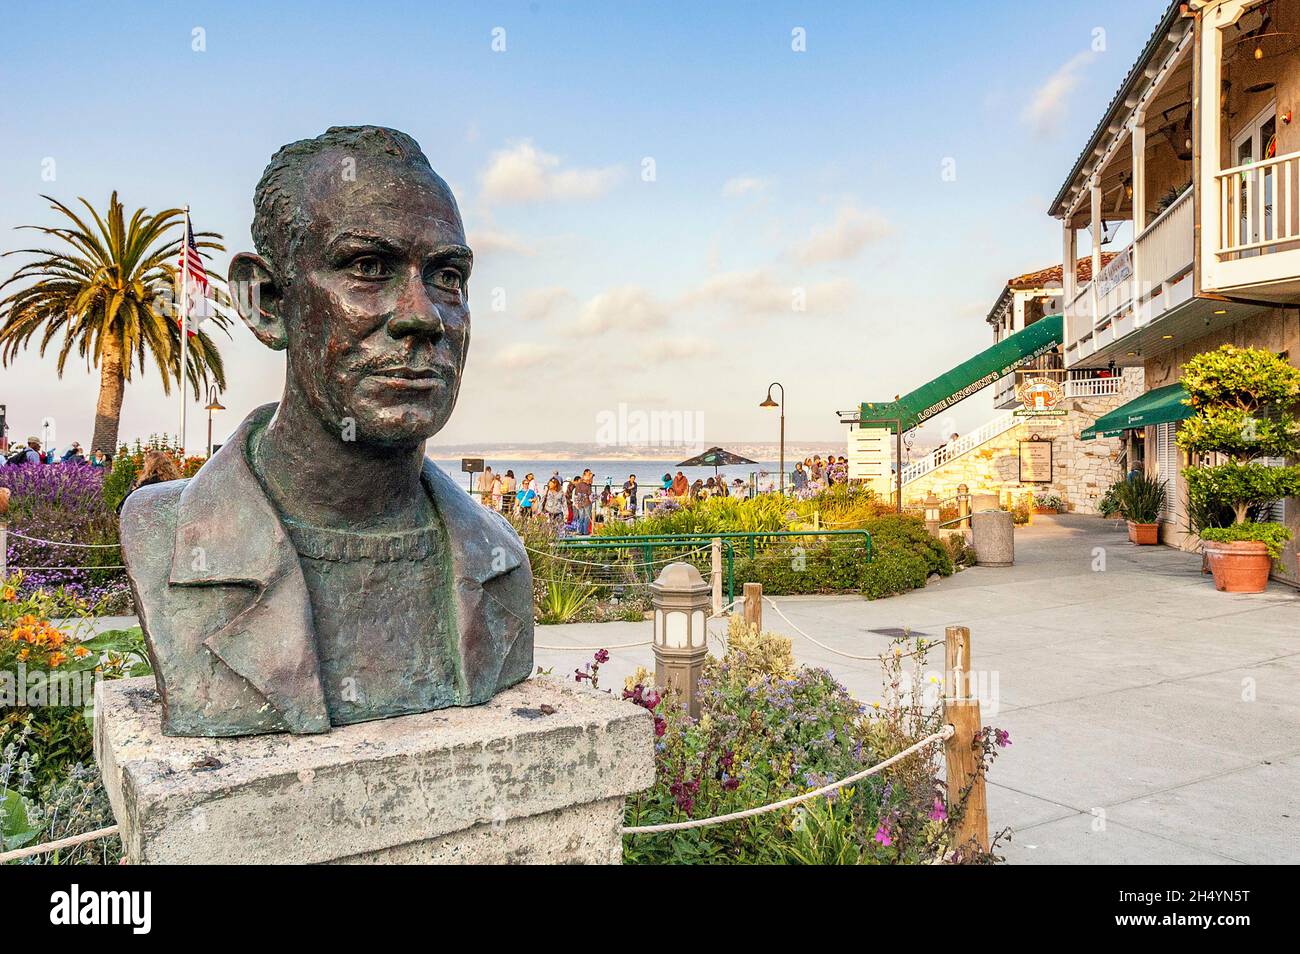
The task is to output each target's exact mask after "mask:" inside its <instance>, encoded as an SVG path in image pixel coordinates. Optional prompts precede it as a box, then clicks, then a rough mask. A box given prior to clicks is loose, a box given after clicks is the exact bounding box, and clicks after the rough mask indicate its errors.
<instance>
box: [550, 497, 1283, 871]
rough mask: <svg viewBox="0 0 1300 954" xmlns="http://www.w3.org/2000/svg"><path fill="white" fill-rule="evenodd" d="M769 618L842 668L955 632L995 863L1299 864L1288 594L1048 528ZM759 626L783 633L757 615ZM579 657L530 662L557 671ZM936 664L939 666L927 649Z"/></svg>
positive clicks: (855, 679)
mask: <svg viewBox="0 0 1300 954" xmlns="http://www.w3.org/2000/svg"><path fill="white" fill-rule="evenodd" d="M777 602H778V605H780V606H781V608H782V610H783V611H784V612H785V613H786V615H788V616H789V617H790V619H791V620H792V621H793V622H794V623H795V624H796V625H798V626H799V627H801V628H802V629H804V630H806V631H807V632H809V633H810V634H812V635H813V636H816V637H817V638H818V639H819V640H821V641H822V642H825V643H826V644H828V645H830V646H834V647H836V648H839V649H843V650H845V651H847V652H853V653H858V654H862V653H865V652H875V651H883V650H884V649H885V648H886V647H887V646H888V645H889V636H888V635H886V634H882V633H881V632H880V631H881V630H889V629H891V628H906V629H908V630H910V631H911V632H912V633H926V634H930V635H933V636H941V635H942V634H943V631H944V627H945V626H948V625H953V624H961V625H965V626H969V627H970V628H971V642H972V656H973V662H974V666H975V668H976V669H977V670H987V671H988V672H989V678H990V680H992V679H994V678H996V684H997V690H998V692H997V698H996V700H995V703H996V704H995V705H994V704H986V705H985V706H984V707H983V715H984V721H985V722H986V723H988V724H992V725H997V726H999V727H1002V728H1005V729H1007V730H1009V731H1010V733H1011V739H1012V745H1011V747H1010V748H1008V749H1005V750H1004V751H1003V754H1002V756H1001V757H1000V758H999V759H998V762H997V764H996V765H995V766H994V769H993V772H992V775H991V776H990V786H989V815H990V819H991V825H992V826H993V828H994V829H995V830H996V829H999V828H1003V827H1008V826H1009V827H1010V828H1012V829H1013V831H1014V834H1013V837H1012V840H1011V842H1010V843H1009V844H1008V845H1007V846H1006V847H1005V850H1004V854H1005V855H1006V856H1007V858H1008V860H1009V861H1011V862H1014V863H1034V862H1042V863H1068V864H1078V863H1098V864H1129V863H1160V864H1231V863H1259V862H1274V863H1278V862H1290V863H1295V862H1296V861H1298V860H1300V800H1298V799H1297V796H1296V792H1298V791H1300V594H1297V593H1296V592H1295V591H1294V590H1291V589H1289V588H1286V587H1282V586H1280V585H1275V586H1273V587H1272V588H1270V590H1269V591H1268V593H1266V594H1262V595H1257V596H1233V595H1228V594H1224V593H1219V592H1217V591H1215V589H1214V586H1213V584H1212V583H1211V582H1210V579H1209V577H1205V576H1202V575H1201V573H1200V557H1199V556H1196V555H1192V554H1186V553H1180V552H1178V551H1175V550H1170V549H1168V548H1165V547H1135V546H1132V545H1131V544H1129V543H1128V540H1127V537H1126V535H1125V533H1124V532H1123V530H1122V529H1119V528H1118V527H1117V525H1116V524H1115V523H1113V522H1109V521H1103V520H1100V519H1097V518H1089V517H1074V516H1062V517H1059V518H1044V517H1038V518H1035V524H1034V526H1032V527H1028V528H1023V529H1021V530H1019V531H1017V534H1016V565H1015V566H1014V567H1010V568H1004V569H994V568H980V567H976V568H973V569H969V570H965V571H963V572H961V573H959V574H957V575H956V576H954V577H952V578H950V579H947V580H942V581H938V582H935V583H932V584H930V585H929V586H927V587H926V588H925V589H924V590H921V591H918V592H914V593H909V594H907V595H905V596H898V597H894V598H892V599H887V600H877V601H875V602H871V601H867V600H863V599H860V598H857V597H781V598H779V599H778V600H777ZM764 622H765V627H764V628H765V629H771V630H775V631H777V632H784V631H788V627H786V625H785V623H783V622H782V621H781V619H780V618H779V617H777V616H776V614H775V613H773V612H772V610H771V609H770V608H767V610H766V612H765V614H764ZM713 625H714V626H715V627H716V628H718V629H721V625H722V624H721V623H715V624H713ZM649 635H650V623H648V622H644V623H604V624H573V625H566V626H542V627H538V630H537V642H538V643H540V644H544V645H586V646H592V647H598V646H602V645H604V646H611V645H615V644H618V643H625V642H633V641H637V640H643V639H648V638H649ZM789 635H791V636H794V634H793V633H790V634H789ZM795 653H796V655H797V657H798V658H799V659H800V661H802V662H807V663H812V664H816V665H823V666H825V667H827V668H828V669H830V670H831V671H832V672H833V673H834V674H835V675H836V677H837V678H839V679H840V680H841V681H842V682H844V683H845V685H847V686H848V687H849V689H850V690H851V691H852V692H853V693H854V694H855V695H856V696H857V697H858V698H861V699H864V700H873V699H877V698H879V695H880V686H881V680H880V672H879V666H878V665H877V664H875V663H871V662H866V663H864V662H857V661H854V660H846V659H844V658H842V657H837V656H835V655H833V654H831V653H827V652H826V651H824V650H821V649H819V648H817V647H815V646H813V645H811V644H810V643H808V642H806V641H804V640H802V639H800V638H798V637H797V636H795ZM612 656H613V658H612V659H611V661H610V663H609V664H607V665H606V666H605V667H603V671H602V675H603V676H604V677H605V678H604V680H602V684H603V685H606V686H610V687H614V688H619V687H621V685H622V679H623V676H624V675H626V674H628V673H630V672H631V671H632V670H633V669H634V668H635V667H636V666H637V665H638V664H639V665H645V666H647V667H649V666H651V656H650V650H649V648H648V647H639V648H635V649H628V650H615V651H613V653H612ZM587 658H589V657H588V655H587V654H585V653H579V652H555V651H549V650H539V651H538V653H537V660H538V663H539V665H542V666H544V667H554V668H555V671H556V672H557V673H564V672H571V671H572V669H573V668H574V667H575V666H577V665H580V664H581V663H582V662H585V661H586V659H587ZM932 663H934V664H935V668H936V669H938V668H941V667H942V665H943V662H942V650H937V651H936V656H935V658H934V659H933V660H932Z"/></svg>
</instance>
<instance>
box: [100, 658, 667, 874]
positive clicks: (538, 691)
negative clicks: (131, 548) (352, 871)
mask: <svg viewBox="0 0 1300 954" xmlns="http://www.w3.org/2000/svg"><path fill="white" fill-rule="evenodd" d="M551 710H554V711H551ZM159 720H160V711H159V700H158V694H157V691H156V690H155V688H154V681H153V679H152V678H151V677H146V678H141V679H124V680H119V681H113V682H101V683H99V684H98V685H97V686H96V687H95V757H96V758H97V759H98V761H99V765H100V769H101V771H102V773H103V776H104V785H105V787H106V788H107V789H108V796H109V800H110V802H111V803H112V806H113V814H114V815H115V816H116V817H117V821H118V824H119V825H120V826H121V830H122V842H123V844H124V846H125V851H126V857H127V860H128V861H129V862H131V863H133V864H139V863H172V864H176V863H202V864H276V863H294V864H303V863H307V864H320V863H389V864H427V863H449V862H450V863H489V864H490V863H498V864H499V863H510V864H523V863H543V864H554V863H564V862H569V863H596V864H617V863H618V862H619V860H620V856H621V838H620V835H619V826H620V825H621V824H622V820H623V799H624V798H625V796H627V795H630V794H632V793H634V792H639V791H642V790H644V789H646V788H648V787H650V785H651V784H652V783H653V782H654V753H653V742H654V729H653V722H652V719H651V716H650V713H649V712H647V711H646V710H644V709H641V708H639V707H637V706H634V705H632V704H631V703H629V702H624V701H622V700H621V699H618V698H616V697H615V696H611V695H609V694H607V693H604V692H598V691H595V690H592V689H586V688H582V687H578V686H575V685H572V684H562V683H560V682H559V681H558V680H554V679H549V678H544V677H542V678H536V679H530V680H527V681H525V682H523V683H521V684H520V685H518V686H515V687H513V688H511V689H508V690H506V691H505V692H503V693H501V694H499V695H498V696H496V697H495V698H494V699H493V700H492V701H491V702H489V703H487V704H485V705H482V706H475V707H473V708H466V709H442V710H439V711H437V712H428V713H423V714H421V715H413V716H403V717H401V718H397V719H386V720H383V721H379V722H367V723H363V724H360V725H352V726H344V727H340V728H336V729H334V730H332V731H331V732H329V733H327V734H324V735H313V736H294V735H264V736H250V737H244V738H237V739H193V738H172V737H168V736H164V735H163V734H162V730H161V728H160V721H159Z"/></svg>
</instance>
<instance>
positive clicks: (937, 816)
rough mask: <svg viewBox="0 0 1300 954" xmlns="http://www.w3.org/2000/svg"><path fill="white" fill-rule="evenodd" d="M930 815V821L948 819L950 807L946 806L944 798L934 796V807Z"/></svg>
mask: <svg viewBox="0 0 1300 954" xmlns="http://www.w3.org/2000/svg"><path fill="white" fill-rule="evenodd" d="M928 817H929V819H930V821H937V822H941V821H947V820H948V809H947V808H945V807H944V804H943V799H941V798H939V796H937V795H936V796H935V798H934V807H933V808H931V809H930V814H929V816H928Z"/></svg>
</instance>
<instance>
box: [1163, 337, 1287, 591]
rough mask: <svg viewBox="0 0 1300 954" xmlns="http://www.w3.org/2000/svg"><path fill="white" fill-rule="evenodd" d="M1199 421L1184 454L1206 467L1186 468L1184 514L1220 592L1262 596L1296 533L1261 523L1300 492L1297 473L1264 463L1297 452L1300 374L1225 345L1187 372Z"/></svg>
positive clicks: (1191, 422) (1186, 432)
mask: <svg viewBox="0 0 1300 954" xmlns="http://www.w3.org/2000/svg"><path fill="white" fill-rule="evenodd" d="M1182 380H1183V387H1184V388H1186V389H1187V394H1188V401H1189V403H1190V404H1191V406H1192V407H1193V408H1194V409H1195V414H1193V416H1192V417H1190V418H1188V419H1187V421H1186V422H1184V424H1183V427H1182V429H1181V430H1180V431H1179V434H1178V446H1179V447H1181V448H1183V449H1184V450H1186V451H1188V453H1190V454H1198V455H1202V456H1203V457H1204V458H1205V459H1207V460H1208V461H1210V463H1207V464H1205V465H1200V466H1194V467H1188V468H1187V469H1186V470H1185V471H1183V474H1184V476H1185V477H1186V479H1187V492H1188V505H1189V507H1188V509H1189V511H1191V512H1192V513H1193V514H1196V515H1197V516H1196V517H1194V520H1193V523H1194V525H1195V527H1196V530H1197V533H1198V534H1199V535H1200V538H1201V541H1202V543H1201V546H1202V548H1203V549H1204V551H1205V554H1206V557H1207V560H1208V562H1209V565H1210V572H1211V573H1213V574H1214V585H1215V587H1216V588H1217V589H1220V590H1224V591H1226V592H1229V593H1262V592H1263V591H1264V589H1265V587H1267V586H1268V576H1269V571H1270V570H1271V569H1272V566H1273V563H1274V561H1275V560H1277V558H1278V557H1279V556H1280V555H1281V553H1282V551H1283V549H1284V548H1285V547H1286V544H1287V541H1289V540H1290V539H1291V531H1290V530H1288V529H1287V528H1286V527H1284V526H1282V524H1280V523H1273V522H1269V521H1266V520H1261V519H1260V518H1261V517H1264V516H1266V512H1267V510H1268V508H1269V507H1270V505H1271V504H1273V503H1274V502H1275V501H1277V500H1280V499H1282V498H1283V497H1290V496H1293V495H1295V494H1297V493H1300V467H1294V466H1291V467H1273V466H1270V465H1268V464H1265V463H1263V462H1261V458H1284V459H1285V458H1291V457H1295V456H1296V455H1297V454H1298V453H1300V421H1298V420H1297V418H1296V415H1295V410H1296V404H1297V402H1300V369H1296V368H1293V367H1292V366H1291V365H1290V364H1289V363H1288V362H1287V361H1286V359H1284V358H1281V357H1279V356H1278V355H1276V354H1274V353H1273V352H1271V351H1265V350H1262V349H1256V348H1237V347H1235V346H1233V345H1224V346H1223V347H1221V348H1219V349H1218V350H1216V351H1209V352H1206V353H1204V354H1199V355H1197V356H1196V357H1194V358H1193V359H1192V360H1190V361H1188V362H1187V364H1186V365H1184V367H1183V377H1182Z"/></svg>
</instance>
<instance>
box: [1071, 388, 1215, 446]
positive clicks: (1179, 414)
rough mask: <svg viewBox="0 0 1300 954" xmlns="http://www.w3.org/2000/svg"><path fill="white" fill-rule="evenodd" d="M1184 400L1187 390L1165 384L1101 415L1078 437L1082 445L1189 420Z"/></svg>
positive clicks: (1189, 407)
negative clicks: (1126, 432) (1129, 431)
mask: <svg viewBox="0 0 1300 954" xmlns="http://www.w3.org/2000/svg"><path fill="white" fill-rule="evenodd" d="M1186 399H1187V390H1186V389H1185V388H1184V387H1183V386H1182V384H1167V385H1165V386H1164V387H1163V388H1156V389H1155V390H1154V391H1148V392H1147V393H1146V394H1143V395H1142V396H1141V397H1138V398H1134V399H1133V400H1132V401H1129V402H1128V403H1127V404H1124V405H1121V406H1120V407H1117V408H1115V410H1113V411H1111V412H1110V413H1108V414H1103V415H1102V416H1101V417H1099V418H1097V420H1096V422H1094V423H1093V425H1092V427H1088V428H1085V429H1084V431H1083V433H1082V434H1080V435H1079V436H1080V437H1081V438H1082V439H1083V440H1085V441H1090V440H1093V439H1095V438H1098V437H1118V436H1119V435H1120V434H1123V433H1124V432H1125V431H1127V430H1129V429H1130V428H1134V427H1147V426H1149V425H1152V424H1172V423H1173V422H1174V421H1182V420H1186V419H1187V418H1189V417H1191V416H1192V406H1191V405H1190V404H1185V403H1183V402H1184V401H1186Z"/></svg>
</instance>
